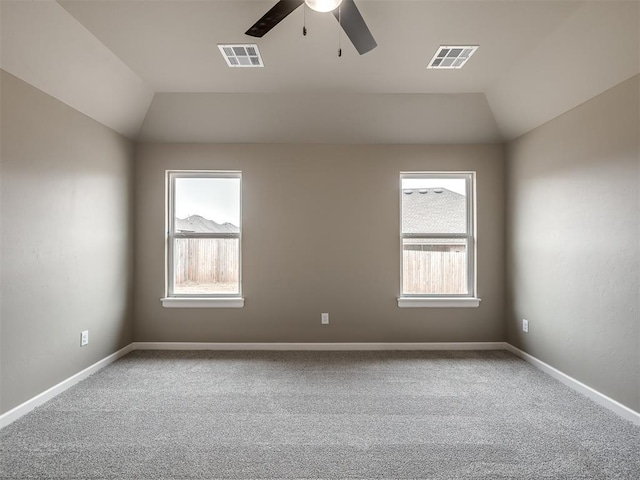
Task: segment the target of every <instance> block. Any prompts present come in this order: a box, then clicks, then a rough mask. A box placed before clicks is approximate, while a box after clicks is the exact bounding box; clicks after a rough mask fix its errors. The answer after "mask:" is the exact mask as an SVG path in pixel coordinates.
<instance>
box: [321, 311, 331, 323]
mask: <svg viewBox="0 0 640 480" xmlns="http://www.w3.org/2000/svg"><path fill="white" fill-rule="evenodd" d="M321 318H322V325H328V324H329V314H328V313H323V314H322V316H321Z"/></svg>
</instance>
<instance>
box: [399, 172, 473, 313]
mask: <svg viewBox="0 0 640 480" xmlns="http://www.w3.org/2000/svg"><path fill="white" fill-rule="evenodd" d="M474 184H475V173H474V172H455V173H443V172H438V173H433V172H413V173H401V174H400V187H401V188H400V210H401V214H400V218H401V221H400V233H401V244H402V251H401V255H402V259H401V262H402V267H401V296H400V298H399V299H398V305H399V306H401V307H420V306H442V307H453V306H478V304H479V299H477V298H476V292H475V246H476V241H475V225H474V223H475V215H474Z"/></svg>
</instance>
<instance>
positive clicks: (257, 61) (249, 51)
mask: <svg viewBox="0 0 640 480" xmlns="http://www.w3.org/2000/svg"><path fill="white" fill-rule="evenodd" d="M218 48H219V49H220V53H222V56H223V57H224V59H225V60H226V62H227V65H229V66H230V67H264V63H262V57H261V56H260V51H259V50H258V45H255V44H245V45H218Z"/></svg>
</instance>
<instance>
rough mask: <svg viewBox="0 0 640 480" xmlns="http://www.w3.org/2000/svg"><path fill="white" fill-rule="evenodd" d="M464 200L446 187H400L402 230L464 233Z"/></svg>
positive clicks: (465, 202)
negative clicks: (401, 188)
mask: <svg viewBox="0 0 640 480" xmlns="http://www.w3.org/2000/svg"><path fill="white" fill-rule="evenodd" d="M466 209H467V201H466V197H465V196H464V195H460V194H459V193H456V192H452V191H451V190H447V189H446V188H405V189H403V190H402V232H403V233H465V232H466V229H467V221H466V216H467V215H466Z"/></svg>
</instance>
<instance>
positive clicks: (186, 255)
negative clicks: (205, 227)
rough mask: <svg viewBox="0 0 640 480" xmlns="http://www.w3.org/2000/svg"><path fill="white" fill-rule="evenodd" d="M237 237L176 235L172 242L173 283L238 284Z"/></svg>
mask: <svg viewBox="0 0 640 480" xmlns="http://www.w3.org/2000/svg"><path fill="white" fill-rule="evenodd" d="M239 245H240V244H239V240H238V239H237V238H179V239H177V240H176V242H175V244H174V248H175V250H174V257H175V265H174V275H175V284H176V285H182V284H189V283H196V284H237V283H238V280H239V278H238V275H239V273H240V268H239V267H240V264H239V261H240V255H239V252H238V248H239Z"/></svg>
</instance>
